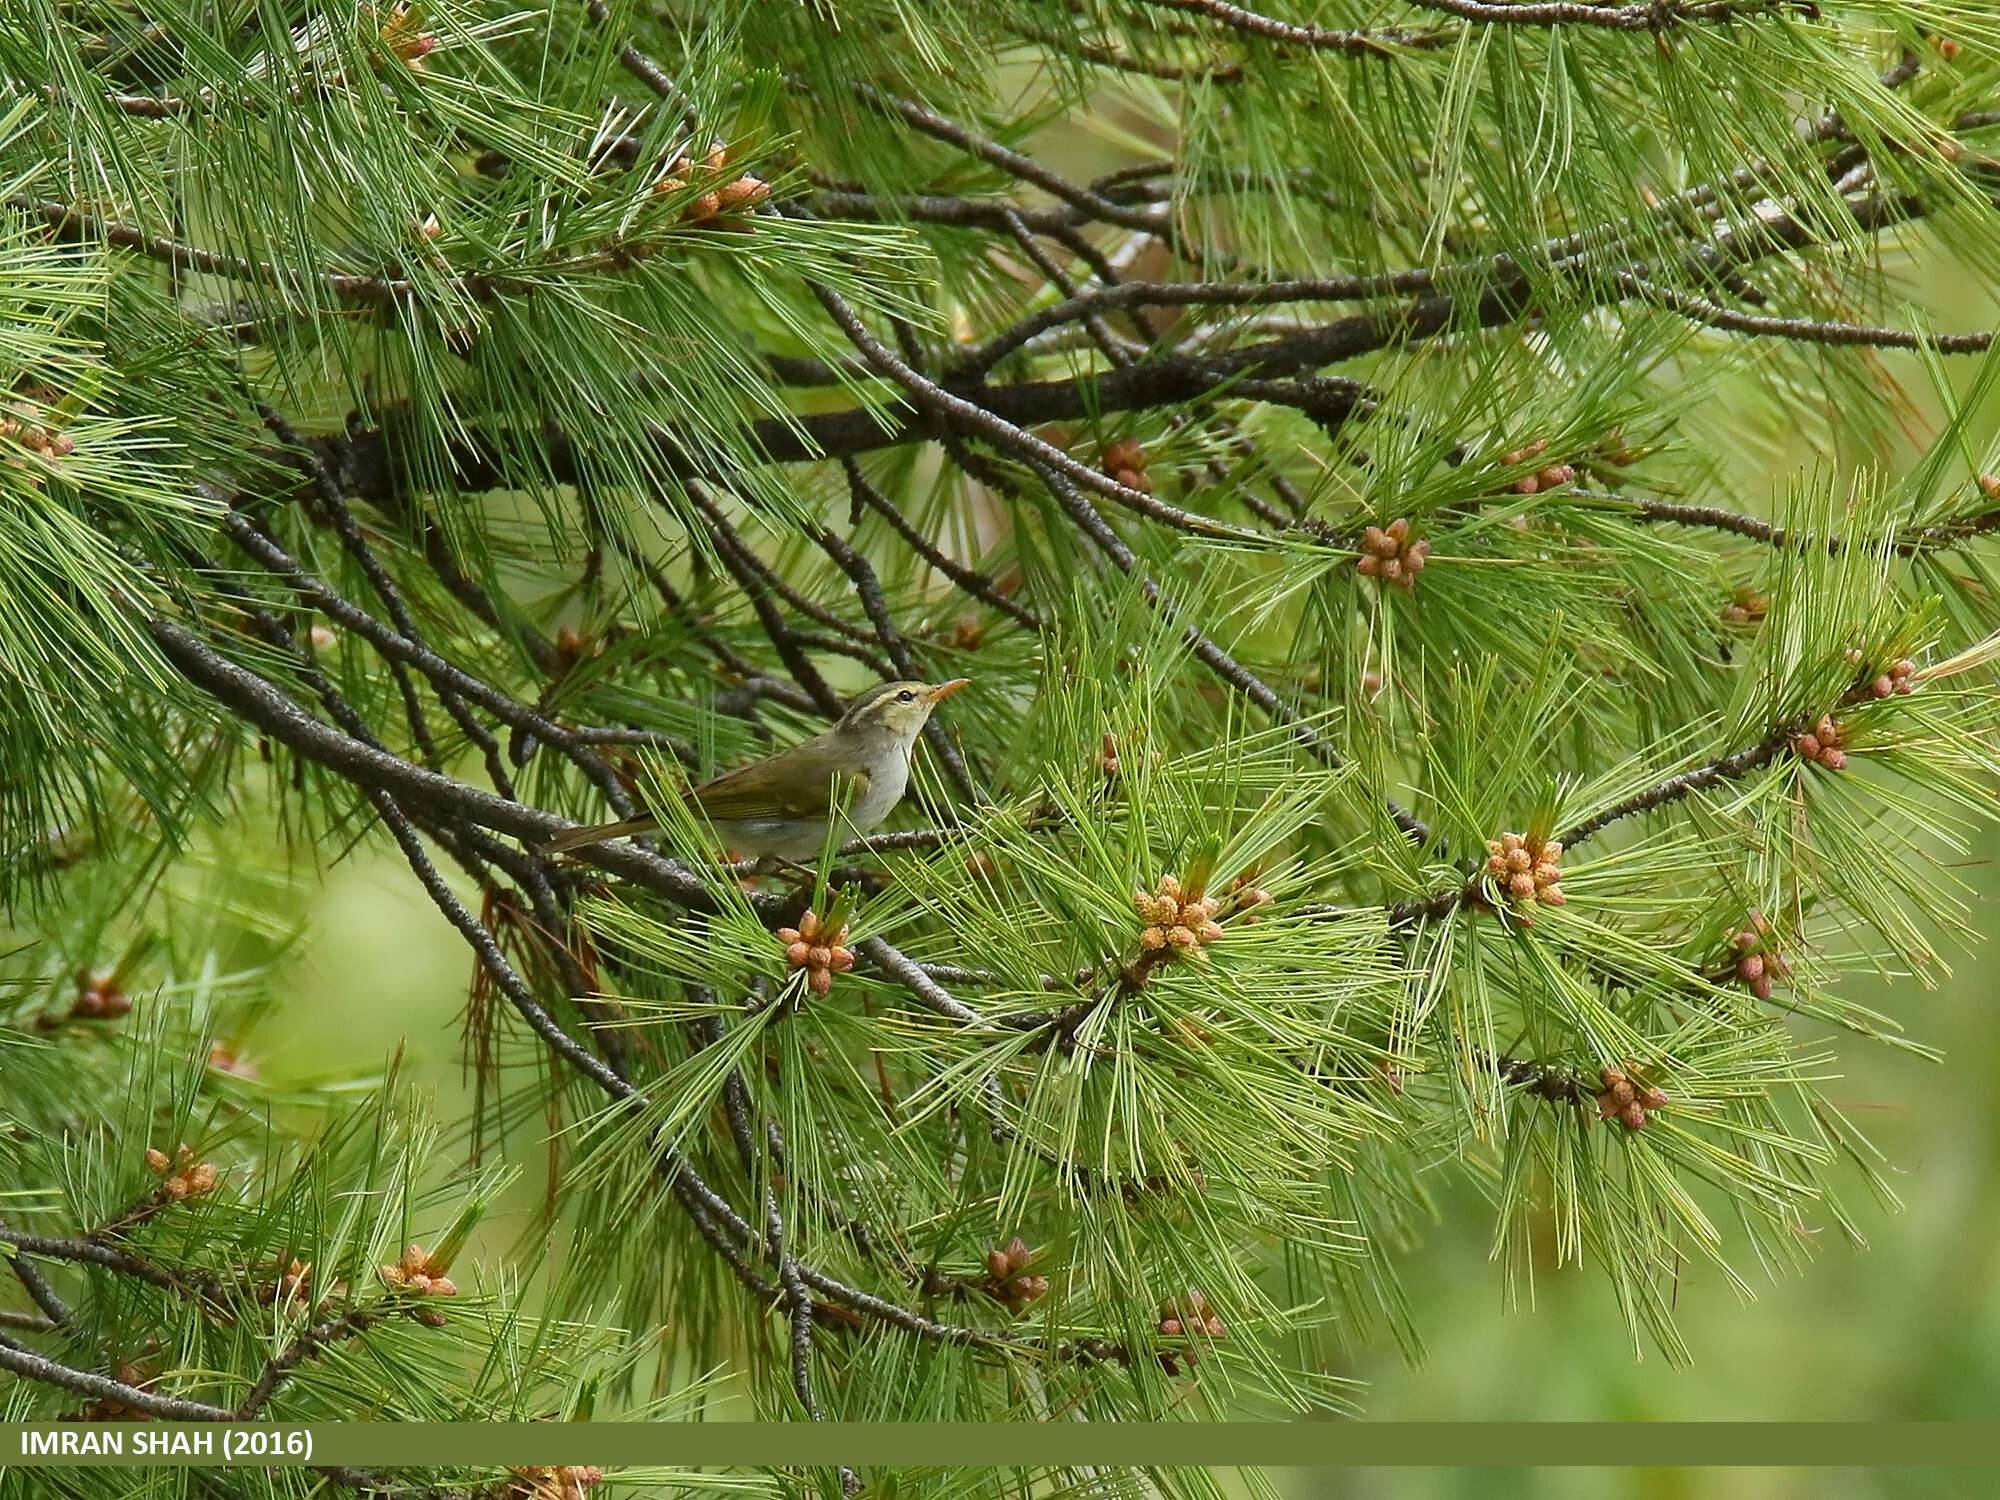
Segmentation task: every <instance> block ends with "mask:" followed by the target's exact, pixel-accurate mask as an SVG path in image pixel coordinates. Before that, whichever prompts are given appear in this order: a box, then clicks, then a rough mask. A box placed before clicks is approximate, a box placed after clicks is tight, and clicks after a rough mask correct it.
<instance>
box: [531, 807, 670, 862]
mask: <svg viewBox="0 0 2000 1500" xmlns="http://www.w3.org/2000/svg"><path fill="white" fill-rule="evenodd" d="M659 828H660V823H659V819H657V818H654V817H650V816H642V817H637V818H627V819H626V820H625V821H624V822H622V823H598V824H596V825H594V826H592V827H589V828H566V829H564V830H563V831H562V832H561V833H559V834H557V835H556V836H555V837H554V838H552V839H550V840H549V841H548V842H547V843H546V844H544V845H542V849H541V852H542V853H544V854H561V853H563V852H564V851H566V850H569V849H582V848H585V847H587V846H588V845H591V844H602V843H606V842H608V841H610V840H611V839H622V838H624V837H625V836H626V835H628V834H634V833H657V832H659Z"/></svg>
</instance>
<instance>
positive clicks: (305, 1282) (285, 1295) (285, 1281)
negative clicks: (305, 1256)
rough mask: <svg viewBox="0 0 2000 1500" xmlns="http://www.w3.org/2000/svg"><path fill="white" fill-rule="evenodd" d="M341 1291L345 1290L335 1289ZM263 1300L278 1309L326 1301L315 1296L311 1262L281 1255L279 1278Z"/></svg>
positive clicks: (309, 1305)
mask: <svg viewBox="0 0 2000 1500" xmlns="http://www.w3.org/2000/svg"><path fill="white" fill-rule="evenodd" d="M341 1290H344V1288H335V1291H336V1292H338V1291H341ZM262 1300H264V1301H266V1302H269V1303H272V1304H274V1305H276V1306H278V1307H290V1306H291V1305H292V1304H293V1303H299V1304H301V1305H303V1306H306V1307H311V1306H312V1305H313V1304H314V1302H315V1300H319V1301H324V1300H325V1299H324V1298H319V1299H315V1298H314V1296H313V1268H312V1262H311V1261H309V1260H298V1259H295V1258H294V1257H292V1256H289V1255H280V1256H279V1257H278V1265H277V1276H276V1277H275V1279H274V1280H273V1281H272V1282H271V1285H270V1287H269V1288H268V1289H267V1290H266V1292H265V1293H264V1296H263V1299H262Z"/></svg>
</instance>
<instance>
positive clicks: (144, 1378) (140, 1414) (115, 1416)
mask: <svg viewBox="0 0 2000 1500" xmlns="http://www.w3.org/2000/svg"><path fill="white" fill-rule="evenodd" d="M150 1342H151V1341H149V1343H150ZM149 1352H150V1351H149ZM112 1378H113V1379H114V1380H116V1381H117V1382H118V1383H119V1384H120V1385H129V1386H131V1387H132V1389H133V1390H135V1391H143V1390H145V1389H146V1388H147V1387H148V1386H150V1385H151V1384H152V1383H153V1381H154V1379H155V1377H154V1376H152V1375H149V1374H148V1373H147V1372H146V1368H145V1366H143V1365H140V1364H137V1363H135V1362H134V1361H132V1360H129V1359H121V1360H120V1361H119V1362H118V1369H117V1372H116V1373H115V1374H114V1375H113V1376H112ZM58 1420H71V1419H66V1418H59V1419H58ZM73 1420H75V1421H79V1422H150V1421H152V1420H153V1414H152V1413H151V1412H149V1411H141V1410H140V1409H139V1408H137V1407H135V1406H127V1405H126V1404H125V1403H124V1402H123V1401H120V1400H119V1399H118V1398H117V1397H116V1396H100V1397H98V1399H97V1400H95V1401H93V1402H91V1403H90V1405H88V1406H86V1407H85V1408H84V1409H83V1410H82V1411H81V1412H80V1413H78V1414H77V1416H76V1417H75V1418H74V1419H73Z"/></svg>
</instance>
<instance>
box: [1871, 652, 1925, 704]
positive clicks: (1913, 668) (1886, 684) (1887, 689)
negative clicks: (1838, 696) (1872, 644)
mask: <svg viewBox="0 0 2000 1500" xmlns="http://www.w3.org/2000/svg"><path fill="white" fill-rule="evenodd" d="M1916 690H1917V664H1916V663H1915V662H1913V661H1911V660H1910V659H1909V658H1908V657H1905V658H1903V660H1901V661H1899V662H1896V663H1894V664H1893V665H1891V666H1890V668H1889V670H1888V671H1886V672H1882V673H1879V674H1878V675H1877V676H1875V677H1874V678H1872V679H1871V680H1870V681H1869V683H1868V686H1867V687H1866V688H1864V689H1862V691H1863V692H1865V693H1866V694H1867V695H1868V696H1869V697H1870V698H1890V697H1895V696H1897V695H1899V694H1900V695H1901V696H1903V697H1908V696H1909V695H1910V694H1911V693H1914V692H1915V691H1916Z"/></svg>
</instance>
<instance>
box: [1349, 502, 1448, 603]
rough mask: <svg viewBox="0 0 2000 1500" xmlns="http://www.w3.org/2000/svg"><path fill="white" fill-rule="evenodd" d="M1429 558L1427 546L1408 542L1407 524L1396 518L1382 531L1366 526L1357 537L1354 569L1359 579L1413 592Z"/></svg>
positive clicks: (1376, 527) (1428, 546) (1418, 542)
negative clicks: (1359, 576) (1359, 545)
mask: <svg viewBox="0 0 2000 1500" xmlns="http://www.w3.org/2000/svg"><path fill="white" fill-rule="evenodd" d="M1430 555H1431V544H1430V543H1429V542H1423V541H1416V542H1413V541H1411V540H1410V523H1409V521H1408V520H1406V519H1404V518H1403V517H1400V516H1399V517H1397V518H1396V519H1395V520H1393V521H1391V522H1390V523H1389V524H1388V525H1387V526H1386V527H1385V526H1370V527H1368V528H1367V529H1366V530H1365V531H1363V532H1362V533H1361V557H1360V559H1359V560H1358V561H1357V562H1356V563H1355V564H1354V568H1355V571H1356V572H1358V573H1359V574H1360V575H1361V576H1362V577H1363V578H1379V579H1381V580H1382V581H1383V582H1384V583H1393V584H1395V585H1396V587H1397V588H1401V589H1413V588H1415V587H1416V586H1417V575H1418V574H1419V573H1421V572H1423V570H1424V563H1425V562H1426V561H1427V560H1428V559H1429V558H1430Z"/></svg>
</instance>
